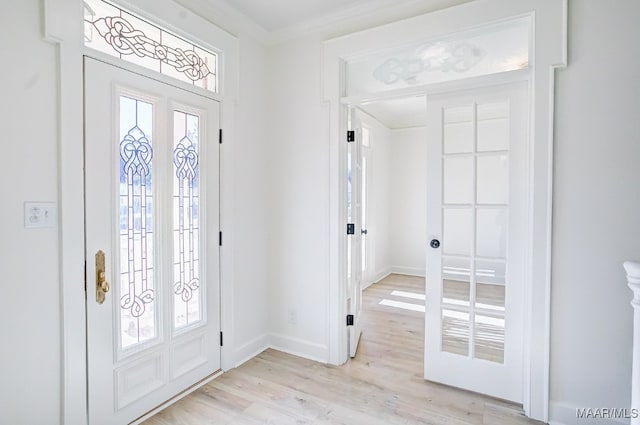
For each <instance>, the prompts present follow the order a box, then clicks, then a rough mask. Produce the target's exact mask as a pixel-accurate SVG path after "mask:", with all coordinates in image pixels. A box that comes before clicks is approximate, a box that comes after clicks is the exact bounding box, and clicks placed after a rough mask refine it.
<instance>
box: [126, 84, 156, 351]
mask: <svg viewBox="0 0 640 425" xmlns="http://www.w3.org/2000/svg"><path fill="white" fill-rule="evenodd" d="M119 128H120V146H119V148H120V174H119V175H120V184H119V186H120V190H119V197H120V232H119V234H120V241H119V242H120V323H121V332H120V334H121V345H122V348H127V347H130V346H132V345H135V344H139V343H141V342H144V341H146V340H149V339H152V338H154V337H155V336H156V323H155V313H154V310H155V305H154V303H155V301H154V298H155V297H154V278H153V276H154V273H153V271H154V268H153V261H154V252H153V242H154V240H153V236H154V232H153V166H152V158H153V147H152V142H151V140H152V129H153V105H151V104H150V103H147V102H144V101H141V100H137V99H133V98H130V97H126V96H120V125H119Z"/></svg>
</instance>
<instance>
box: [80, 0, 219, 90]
mask: <svg viewBox="0 0 640 425" xmlns="http://www.w3.org/2000/svg"><path fill="white" fill-rule="evenodd" d="M84 45H85V46H87V47H90V48H92V49H95V50H99V51H101V52H103V53H107V54H109V55H111V56H115V57H117V58H120V59H123V60H126V61H128V62H131V63H135V64H137V65H140V66H143V67H145V68H148V69H151V70H153V71H156V72H159V73H161V74H164V75H167V76H170V77H173V78H176V79H178V80H181V81H184V82H187V83H189V84H192V85H194V86H196V87H201V88H203V89H205V90H209V91H212V92H214V93H217V92H218V55H217V54H216V53H213V52H211V51H209V50H206V49H204V48H202V47H200V46H198V45H196V44H195V43H193V42H191V41H187V40H185V39H184V38H182V37H179V36H177V35H175V34H173V33H171V32H169V31H167V30H165V29H163V28H161V27H160V26H158V25H155V24H152V23H150V22H149V21H147V20H145V19H143V18H141V17H139V16H135V15H134V14H132V13H130V12H128V11H126V10H123V9H122V8H120V7H118V6H115V5H113V4H111V3H108V2H106V1H102V0H85V2H84Z"/></svg>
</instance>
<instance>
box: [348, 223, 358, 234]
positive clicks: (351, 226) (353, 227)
mask: <svg viewBox="0 0 640 425" xmlns="http://www.w3.org/2000/svg"><path fill="white" fill-rule="evenodd" d="M355 234H356V225H355V224H353V223H347V235H355Z"/></svg>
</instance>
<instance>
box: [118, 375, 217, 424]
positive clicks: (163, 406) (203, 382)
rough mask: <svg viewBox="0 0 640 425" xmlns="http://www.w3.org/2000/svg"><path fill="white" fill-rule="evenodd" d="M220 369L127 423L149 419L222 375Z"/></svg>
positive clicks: (138, 422)
mask: <svg viewBox="0 0 640 425" xmlns="http://www.w3.org/2000/svg"><path fill="white" fill-rule="evenodd" d="M222 373H223V372H222V369H218V370H217V371H215V372H213V373H212V374H211V375H209V376H207V377H205V378H203V379H201V380H200V381H198V382H196V383H195V384H193V385H191V386H190V387H188V388H187V389H185V390H183V391H182V392H180V393H178V394H177V395H175V396H173V397H171V398H170V399H169V400H167V401H165V402H164V403H162V404H160V405H158V406H156V407H154V408H153V409H151V410H149V411H148V412H147V413H145V414H144V415H142V416H140V417H139V418H137V419H135V420H133V422H130V423H129V425H138V424H141V423H142V422H143V421H146V420H147V419H149V418H150V417H152V416H153V415H155V414H156V413H158V412H160V411H162V410H164V409H166V408H167V407H169V406H171V405H172V404H173V403H175V402H176V401H178V400H180V399H182V398H184V397H186V396H188V395H189V394H191V393H192V392H194V391H195V390H197V389H198V388H200V387H203V386H205V385H206V384H208V383H209V382H211V381H213V380H214V379H216V378H217V377H218V376H220V375H222Z"/></svg>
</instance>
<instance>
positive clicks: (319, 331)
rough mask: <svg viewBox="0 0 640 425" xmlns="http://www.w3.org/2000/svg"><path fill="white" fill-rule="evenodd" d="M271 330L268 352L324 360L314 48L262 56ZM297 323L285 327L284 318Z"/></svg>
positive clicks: (291, 47) (322, 189) (321, 162)
mask: <svg viewBox="0 0 640 425" xmlns="http://www.w3.org/2000/svg"><path fill="white" fill-rule="evenodd" d="M267 64H268V66H267V69H266V72H267V81H268V87H267V98H268V99H269V100H268V105H267V108H266V109H265V110H264V111H263V113H264V114H265V115H266V116H267V120H268V132H269V151H270V154H269V155H268V156H267V157H265V160H266V161H268V162H269V168H270V173H271V175H272V178H273V180H272V181H271V184H272V186H271V190H270V191H269V208H268V210H267V213H268V214H269V219H270V224H269V235H268V237H269V240H268V245H269V251H268V255H269V257H268V259H269V264H270V270H269V298H268V299H267V300H265V301H266V302H268V303H269V314H270V316H269V329H270V332H271V334H272V335H271V342H272V345H273V346H275V347H278V348H280V349H283V350H286V351H290V352H294V353H300V354H304V355H306V356H308V357H312V358H317V359H320V360H324V361H326V360H327V359H328V351H327V337H328V336H327V322H328V320H327V303H328V301H327V292H328V273H329V270H328V269H329V214H328V211H329V174H328V167H329V146H328V143H327V139H328V111H327V110H326V108H325V107H324V106H323V105H322V103H321V91H320V89H321V86H320V65H321V64H320V41H319V40H316V39H301V40H298V41H293V42H289V43H286V44H282V45H278V46H275V47H272V48H270V49H269V51H268V57H267ZM290 310H291V311H292V313H293V315H294V316H295V319H296V320H295V322H296V323H295V324H291V323H289V320H288V319H289V311H290Z"/></svg>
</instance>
